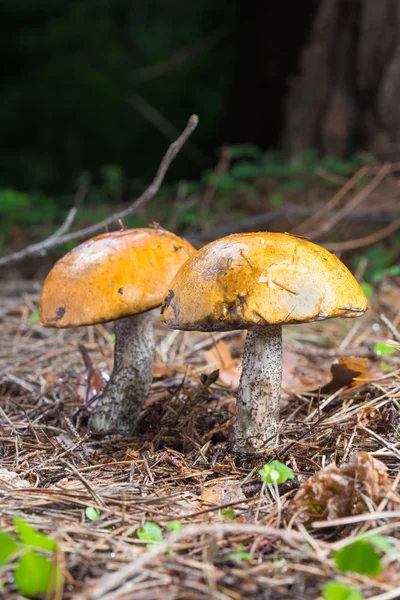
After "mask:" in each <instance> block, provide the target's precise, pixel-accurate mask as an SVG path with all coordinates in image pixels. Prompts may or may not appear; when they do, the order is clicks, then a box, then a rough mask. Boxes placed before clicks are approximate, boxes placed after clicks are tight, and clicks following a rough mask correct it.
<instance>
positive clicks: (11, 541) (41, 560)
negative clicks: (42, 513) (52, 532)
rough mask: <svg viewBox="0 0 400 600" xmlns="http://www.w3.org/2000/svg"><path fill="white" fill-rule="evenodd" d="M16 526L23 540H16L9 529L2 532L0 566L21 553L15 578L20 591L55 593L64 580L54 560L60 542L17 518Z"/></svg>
mask: <svg viewBox="0 0 400 600" xmlns="http://www.w3.org/2000/svg"><path fill="white" fill-rule="evenodd" d="M14 524H15V528H16V530H17V533H18V535H19V537H20V539H21V542H20V541H18V540H16V539H15V538H14V537H13V536H12V535H10V534H9V533H6V532H0V565H3V564H6V563H7V562H10V561H12V559H13V557H14V556H18V554H19V555H20V558H19V559H18V562H17V566H16V567H15V570H14V580H15V584H16V586H17V588H18V591H19V592H20V593H21V594H22V595H24V596H26V597H28V598H34V597H36V596H38V595H45V594H49V593H51V592H54V591H55V590H56V589H57V588H58V587H59V586H60V585H61V583H62V573H61V571H60V570H59V568H58V567H57V565H56V564H55V563H54V561H53V560H52V556H51V555H50V556H48V554H49V553H51V554H53V553H54V552H55V550H56V541H55V540H54V539H53V538H51V537H49V536H47V535H44V534H43V533H40V532H39V531H36V529H34V528H33V527H31V526H30V525H28V523H25V521H24V520H23V519H20V518H15V519H14Z"/></svg>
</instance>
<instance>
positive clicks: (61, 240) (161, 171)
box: [0, 115, 199, 267]
mask: <svg viewBox="0 0 400 600" xmlns="http://www.w3.org/2000/svg"><path fill="white" fill-rule="evenodd" d="M198 122H199V119H198V117H197V115H192V116H191V117H190V119H189V121H188V124H187V125H186V127H185V129H184V130H183V132H182V133H181V135H180V136H179V137H178V138H177V140H175V142H173V143H172V144H171V145H170V146H169V148H168V150H167V152H166V153H165V155H164V158H163V159H162V161H161V163H160V166H159V167H158V171H157V173H156V176H155V178H154V180H153V182H152V183H151V184H150V185H149V187H148V188H147V189H146V190H145V191H144V192H143V194H142V195H141V196H139V198H137V199H136V200H135V201H134V202H132V203H131V204H130V205H129V206H128V207H127V208H125V209H124V210H121V211H120V212H118V213H114V214H113V215H111V217H108V218H107V219H105V220H104V221H102V222H101V223H96V224H95V225H91V226H89V227H85V228H84V229H79V230H78V231H74V232H72V233H65V232H66V231H67V230H68V228H69V227H70V226H71V224H72V221H73V219H74V217H75V215H76V209H75V208H72V209H71V210H70V212H69V213H68V215H67V218H66V219H65V221H64V223H63V224H62V225H61V227H60V228H59V230H58V231H57V232H56V233H55V234H53V235H51V236H50V237H48V238H47V239H45V240H43V241H42V242H38V243H37V244H32V245H31V246H28V247H27V248H24V249H23V250H19V251H18V252H13V253H12V254H9V255H8V256H3V257H2V258H0V267H5V266H8V265H10V264H14V263H16V262H19V261H21V260H23V259H24V258H27V257H28V256H33V255H35V254H41V253H46V252H47V251H48V250H50V249H52V248H56V247H58V246H62V245H63V244H66V243H67V242H76V241H81V240H84V239H86V238H89V237H91V236H93V235H95V234H96V233H99V232H101V231H102V230H104V228H106V227H107V226H108V225H112V224H114V223H116V222H117V221H118V220H120V219H125V218H126V217H128V216H131V215H133V214H135V213H136V212H137V211H138V210H139V208H143V207H144V206H145V205H146V204H147V203H148V202H149V201H150V200H152V199H153V198H154V196H155V195H156V194H157V192H158V190H159V189H160V186H161V184H162V182H163V180H164V177H165V175H166V173H167V171H168V168H169V166H170V164H171V163H172V161H173V160H174V158H175V157H176V155H177V154H178V152H179V151H180V150H181V148H182V146H183V145H184V143H185V142H186V141H187V140H188V138H189V137H190V135H191V134H192V133H193V131H194V130H195V129H196V127H197V124H198Z"/></svg>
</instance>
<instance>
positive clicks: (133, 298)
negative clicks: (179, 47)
mask: <svg viewBox="0 0 400 600" xmlns="http://www.w3.org/2000/svg"><path fill="white" fill-rule="evenodd" d="M194 252H195V249H194V248H193V246H191V245H190V244H189V243H188V242H187V241H186V240H183V239H181V238H179V237H177V236H176V235H174V234H173V233H170V232H169V231H166V230H165V229H161V228H159V229H128V230H122V231H116V232H112V233H105V234H103V235H99V236H97V237H95V238H92V239H91V240H89V241H87V242H85V243H83V244H80V245H79V246H77V247H76V248H74V250H72V251H71V252H69V253H68V254H66V255H65V256H64V257H63V258H61V259H60V260H59V261H58V262H57V263H56V264H55V265H54V267H53V269H52V270H51V271H50V273H49V275H48V276H47V278H46V280H45V282H44V285H43V288H42V294H41V298H40V306H39V314H40V320H41V323H42V325H44V326H45V327H57V328H60V327H80V326H82V325H95V324H98V323H105V322H108V321H115V351H114V368H113V372H112V374H111V378H110V380H109V382H108V383H107V385H106V387H105V389H104V390H103V391H102V392H101V393H100V395H99V398H98V400H97V405H96V407H95V409H94V411H93V413H92V415H91V418H90V422H89V425H90V428H91V429H93V430H94V431H104V432H108V431H118V432H125V433H133V432H134V430H135V428H136V425H137V421H138V417H139V412H140V409H141V408H142V405H143V402H144V400H145V399H146V397H147V394H148V392H149V389H150V385H151V382H152V378H153V367H154V352H155V344H154V333H153V322H152V317H151V314H150V313H149V311H150V310H152V309H153V308H156V307H158V306H160V304H161V302H162V299H163V296H164V292H165V290H166V289H167V286H168V283H169V282H170V280H171V279H172V277H173V276H174V275H175V273H176V271H177V270H178V268H179V267H180V266H181V265H182V264H183V263H184V262H185V261H186V260H187V259H188V258H189V257H190V256H191V255H192V254H193V253H194Z"/></svg>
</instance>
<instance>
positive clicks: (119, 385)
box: [89, 313, 155, 433]
mask: <svg viewBox="0 0 400 600" xmlns="http://www.w3.org/2000/svg"><path fill="white" fill-rule="evenodd" d="M154 347H155V343H154V331H153V322H152V318H151V315H150V313H142V314H139V315H134V316H132V317H125V318H123V319H119V320H118V321H115V351H114V368H113V371H112V374H111V378H110V381H109V382H108V383H107V385H106V387H105V388H104V390H103V392H102V393H101V395H100V397H99V399H98V401H97V405H96V407H95V409H94V410H93V413H92V415H91V417H90V421H89V427H90V429H92V430H93V431H104V432H108V431H118V432H122V433H133V432H134V431H135V429H136V425H137V422H138V418H139V413H140V410H141V408H142V406H143V403H144V401H145V399H146V398H147V395H148V393H149V390H150V386H151V382H152V380H153V370H154Z"/></svg>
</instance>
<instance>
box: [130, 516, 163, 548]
mask: <svg viewBox="0 0 400 600" xmlns="http://www.w3.org/2000/svg"><path fill="white" fill-rule="evenodd" d="M136 535H137V536H138V538H139V539H140V540H143V541H145V542H150V543H154V542H162V540H163V533H162V530H161V527H159V526H158V525H157V523H153V522H152V521H146V523H145V524H144V525H143V528H139V529H136Z"/></svg>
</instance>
